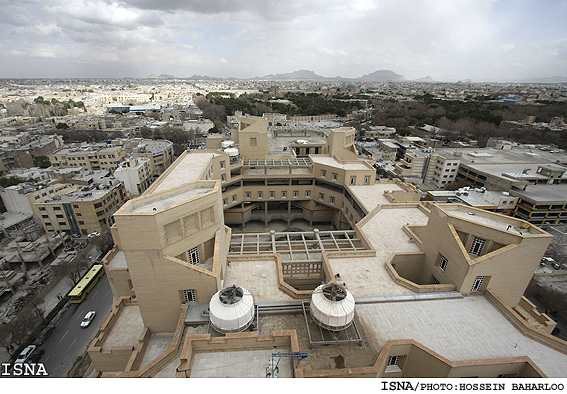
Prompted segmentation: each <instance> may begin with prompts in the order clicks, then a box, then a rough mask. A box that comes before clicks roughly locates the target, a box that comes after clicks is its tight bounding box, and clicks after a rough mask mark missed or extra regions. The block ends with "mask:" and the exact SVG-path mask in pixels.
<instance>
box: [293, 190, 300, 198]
mask: <svg viewBox="0 0 567 394" xmlns="http://www.w3.org/2000/svg"><path fill="white" fill-rule="evenodd" d="M293 198H299V192H298V191H297V190H296V191H294V192H293Z"/></svg>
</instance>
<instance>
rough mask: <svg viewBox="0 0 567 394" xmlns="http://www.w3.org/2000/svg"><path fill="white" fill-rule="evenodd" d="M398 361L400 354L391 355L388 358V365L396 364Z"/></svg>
mask: <svg viewBox="0 0 567 394" xmlns="http://www.w3.org/2000/svg"><path fill="white" fill-rule="evenodd" d="M399 363H400V356H392V357H390V358H389V359H388V366H392V365H398V364H399Z"/></svg>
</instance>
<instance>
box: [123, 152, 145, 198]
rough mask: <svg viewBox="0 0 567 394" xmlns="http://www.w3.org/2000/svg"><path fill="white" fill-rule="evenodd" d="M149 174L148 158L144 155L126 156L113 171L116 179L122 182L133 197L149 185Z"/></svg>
mask: <svg viewBox="0 0 567 394" xmlns="http://www.w3.org/2000/svg"><path fill="white" fill-rule="evenodd" d="M151 174H152V170H151V166H150V160H149V159H147V158H145V157H139V158H128V159H126V160H125V161H123V162H122V163H120V166H119V167H118V168H117V169H116V171H114V176H115V177H116V179H119V180H121V181H122V182H124V187H125V188H126V190H127V191H128V192H129V193H130V194H131V195H132V196H134V197H137V196H139V195H140V194H142V193H143V192H144V191H145V190H146V189H147V188H148V187H149V186H150V184H151Z"/></svg>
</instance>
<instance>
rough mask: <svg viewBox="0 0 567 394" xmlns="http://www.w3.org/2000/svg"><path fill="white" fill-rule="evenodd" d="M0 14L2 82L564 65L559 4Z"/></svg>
mask: <svg viewBox="0 0 567 394" xmlns="http://www.w3.org/2000/svg"><path fill="white" fill-rule="evenodd" d="M0 7H2V10H3V18H2V19H1V20H0V36H1V37H3V40H2V41H0V75H3V76H44V75H46V74H47V73H50V75H53V73H58V72H62V70H65V71H66V72H69V71H68V70H72V71H73V72H79V71H80V70H77V69H75V68H73V67H63V66H62V65H65V64H66V62H68V63H70V64H81V65H82V69H83V70H85V72H92V70H94V71H95V72H100V73H101V75H102V74H104V75H105V76H111V75H112V73H113V72H118V71H117V70H120V72H121V73H124V72H125V71H127V70H131V73H130V74H128V75H130V76H146V75H149V74H151V73H168V74H174V75H178V76H188V75H192V74H208V75H215V76H235V77H252V76H255V75H264V74H273V73H279V72H290V71H293V70H295V69H298V68H303V69H311V70H313V71H315V72H316V73H318V74H321V75H326V76H335V75H341V76H345V77H355V76H360V75H362V74H368V73H371V72H373V71H375V70H378V69H391V70H393V71H395V72H397V73H400V74H403V75H405V76H406V77H407V78H418V77H422V76H425V75H432V76H433V77H434V78H436V79H438V80H457V79H466V78H473V79H482V78H485V79H496V78H504V79H510V78H515V77H517V78H524V77H526V78H527V77H532V76H549V75H554V74H561V73H565V71H564V70H566V69H567V39H566V35H565V30H564V27H563V24H564V22H563V21H564V20H565V19H566V16H567V15H566V14H567V7H565V6H562V7H561V6H559V5H558V6H557V7H556V8H553V7H551V6H550V5H545V7H546V9H545V10H543V11H545V12H542V13H541V15H540V13H537V12H534V7H535V8H537V7H536V6H535V5H532V4H531V3H530V2H525V3H524V2H517V1H513V0H500V1H495V0H461V1H458V2H457V1H452V0H424V1H419V2H415V1H409V0H384V1H372V0H352V1H349V2H345V1H338V0H326V1H322V0H307V1H305V0H304V1H298V0H288V1H285V2H284V1H280V0H277V1H276V0H268V1H264V0H226V1H223V0H208V1H204V0H197V1H185V0H162V1H157V0H156V1H150V0H124V1H111V0H75V1H73V2H69V1H67V0H50V1H40V0H21V1H17V2H14V1H7V0H0ZM527 22H529V23H527ZM29 59H35V60H34V62H29ZM26 62H28V63H29V64H28V63H26ZM22 64H25V65H26V66H25V67H22V66H21V65H22ZM87 65H96V67H95V66H92V67H91V66H87ZM24 72H25V73H27V74H26V75H23V74H22V73H24ZM121 75H124V74H121ZM62 76H65V75H62ZM76 76H81V75H76ZM83 76H97V75H92V74H91V75H83Z"/></svg>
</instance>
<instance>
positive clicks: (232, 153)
mask: <svg viewBox="0 0 567 394" xmlns="http://www.w3.org/2000/svg"><path fill="white" fill-rule="evenodd" d="M224 153H226V154H228V155H229V156H230V157H232V156H238V154H239V153H240V152H239V151H238V148H226V149H225V150H224Z"/></svg>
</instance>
